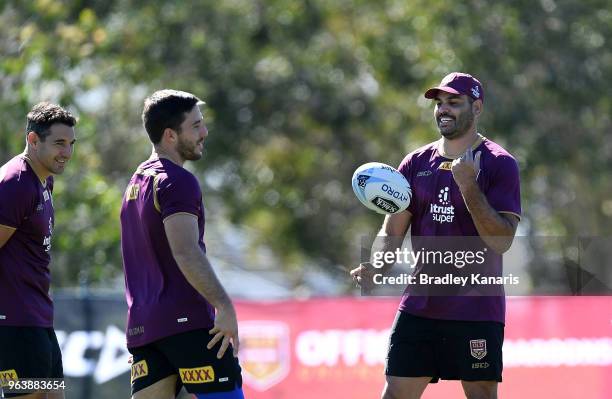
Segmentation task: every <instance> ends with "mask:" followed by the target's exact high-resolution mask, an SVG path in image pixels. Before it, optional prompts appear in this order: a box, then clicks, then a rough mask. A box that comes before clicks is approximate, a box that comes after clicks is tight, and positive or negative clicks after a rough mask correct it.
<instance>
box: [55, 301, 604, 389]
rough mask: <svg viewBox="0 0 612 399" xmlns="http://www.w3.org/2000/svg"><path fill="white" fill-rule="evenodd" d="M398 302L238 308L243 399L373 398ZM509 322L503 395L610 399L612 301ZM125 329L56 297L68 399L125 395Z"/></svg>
mask: <svg viewBox="0 0 612 399" xmlns="http://www.w3.org/2000/svg"><path fill="white" fill-rule="evenodd" d="M397 305H398V299H396V298H392V299H389V298H326V299H310V300H304V301H297V300H289V301H280V302H265V301H263V302H259V301H257V302H254V301H237V302H236V307H237V312H238V318H239V320H240V334H241V338H240V340H241V352H240V361H241V364H242V367H243V377H244V383H245V384H244V386H245V395H246V397H247V398H251V399H253V398H255V399H301V398H309V399H311V398H318V399H325V398H339V397H350V398H364V399H365V398H377V397H379V395H380V392H381V389H382V387H383V385H384V375H383V370H384V361H385V355H386V350H387V339H388V334H389V328H390V326H391V323H392V322H393V318H394V316H395V312H396V309H397ZM77 315H79V316H80V317H75V316H77ZM506 321H507V323H506V330H505V335H506V340H505V345H504V374H503V378H504V382H503V383H502V384H501V385H500V396H501V397H507V398H518V397H520V398H543V397H554V398H556V399H574V398H581V399H582V398H589V399H604V398H610V397H612V334H611V332H612V299H611V298H609V297H541V298H534V297H529V298H511V299H509V300H508V306H507V319H506ZM124 325H125V304H124V301H123V299H122V298H120V297H116V296H112V297H100V296H93V297H90V296H88V297H77V296H67V295H57V296H56V330H57V331H58V338H59V340H60V344H61V346H62V351H63V355H64V369H65V374H66V377H67V385H68V392H67V398H83V399H85V398H93V397H95V398H100V399H103V398H116V397H118V395H120V396H122V397H123V396H127V395H128V394H129V364H128V358H129V354H128V353H127V350H126V349H125V336H124V333H123V329H124ZM466 350H470V348H467V347H466ZM460 395H461V385H460V384H459V383H458V382H448V381H441V382H440V383H438V384H431V385H430V386H429V388H428V389H427V391H426V393H425V395H424V398H425V399H434V398H447V397H460Z"/></svg>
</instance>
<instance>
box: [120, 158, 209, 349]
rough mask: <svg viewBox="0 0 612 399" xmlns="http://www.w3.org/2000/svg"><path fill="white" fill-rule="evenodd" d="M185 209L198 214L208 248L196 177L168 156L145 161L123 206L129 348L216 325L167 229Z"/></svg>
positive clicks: (200, 195)
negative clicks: (170, 220)
mask: <svg viewBox="0 0 612 399" xmlns="http://www.w3.org/2000/svg"><path fill="white" fill-rule="evenodd" d="M183 212H185V213H190V214H193V215H195V216H196V217H197V218H198V225H199V235H200V237H199V244H200V247H201V248H202V250H203V251H205V250H206V247H205V245H204V207H203V204H202V192H201V191H200V186H199V184H198V181H197V179H196V178H195V176H194V175H193V174H191V173H190V172H189V171H187V170H186V169H184V168H183V167H181V166H179V165H177V164H175V163H173V162H172V161H170V160H168V159H163V158H162V159H157V158H152V159H149V160H147V161H145V162H143V163H142V164H141V165H140V166H139V167H138V169H137V170H136V172H135V173H134V175H133V176H132V179H131V180H130V183H129V185H128V187H127V190H126V192H125V194H124V197H123V204H122V207H121V250H122V253H123V268H124V271H125V286H126V293H125V294H126V299H127V303H128V323H127V324H128V325H127V331H126V335H127V343H128V347H136V346H142V345H145V344H147V343H150V342H153V341H156V340H158V339H161V338H163V337H167V336H170V335H174V334H178V333H181V332H184V331H189V330H193V329H197V328H210V327H212V326H213V323H214V308H213V307H212V305H210V304H209V303H208V302H207V301H206V299H204V297H203V296H202V295H200V294H199V293H198V292H197V291H196V289H195V288H193V286H192V285H191V284H190V283H189V282H188V281H187V279H186V278H185V276H184V275H183V273H182V272H181V271H180V269H179V267H178V265H177V263H176V261H175V260H174V257H173V256H172V252H171V250H170V245H169V244H168V239H167V237H166V232H165V230H164V223H163V220H164V219H165V218H167V217H168V216H170V215H173V214H176V213H183Z"/></svg>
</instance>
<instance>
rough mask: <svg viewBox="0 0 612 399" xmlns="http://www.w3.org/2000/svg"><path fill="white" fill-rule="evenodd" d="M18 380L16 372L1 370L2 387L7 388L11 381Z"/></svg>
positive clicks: (0, 382)
mask: <svg viewBox="0 0 612 399" xmlns="http://www.w3.org/2000/svg"><path fill="white" fill-rule="evenodd" d="M18 379H19V377H17V372H16V371H15V370H0V387H5V386H7V385H8V382H9V381H17V380H18Z"/></svg>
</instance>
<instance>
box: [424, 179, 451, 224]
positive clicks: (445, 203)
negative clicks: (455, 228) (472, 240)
mask: <svg viewBox="0 0 612 399" xmlns="http://www.w3.org/2000/svg"><path fill="white" fill-rule="evenodd" d="M438 202H439V203H440V204H441V205H438V204H430V205H429V213H431V215H432V217H433V220H434V222H438V223H450V222H452V221H453V219H454V218H455V207H454V206H452V205H450V203H451V201H450V194H449V188H448V186H447V187H444V188H443V189H442V190H440V192H439V193H438ZM449 205H450V206H449Z"/></svg>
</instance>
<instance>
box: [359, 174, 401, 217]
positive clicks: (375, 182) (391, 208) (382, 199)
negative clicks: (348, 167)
mask: <svg viewBox="0 0 612 399" xmlns="http://www.w3.org/2000/svg"><path fill="white" fill-rule="evenodd" d="M352 184H353V191H354V192H355V195H356V196H357V198H358V199H359V201H361V203H362V204H363V205H365V206H366V207H367V208H369V209H371V210H373V211H376V212H378V213H382V214H384V215H392V214H394V213H399V212H402V211H403V210H405V209H406V208H408V205H410V199H411V198H412V190H411V189H410V184H409V183H408V180H406V178H405V177H404V175H402V174H401V173H400V172H399V171H398V170H397V169H395V168H394V167H392V166H389V165H385V164H384V163H380V162H368V163H366V164H363V165H361V166H360V167H358V168H357V170H355V173H353V181H352Z"/></svg>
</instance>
